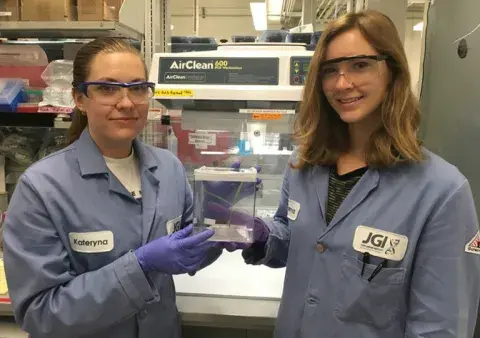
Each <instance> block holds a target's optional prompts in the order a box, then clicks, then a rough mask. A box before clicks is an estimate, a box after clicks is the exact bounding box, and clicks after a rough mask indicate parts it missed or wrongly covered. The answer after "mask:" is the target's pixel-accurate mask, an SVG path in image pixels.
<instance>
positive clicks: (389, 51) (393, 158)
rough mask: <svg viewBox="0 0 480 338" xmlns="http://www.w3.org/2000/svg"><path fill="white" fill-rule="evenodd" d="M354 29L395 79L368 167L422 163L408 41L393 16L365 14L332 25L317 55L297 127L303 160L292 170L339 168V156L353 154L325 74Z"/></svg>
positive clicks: (368, 148)
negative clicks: (331, 51)
mask: <svg viewBox="0 0 480 338" xmlns="http://www.w3.org/2000/svg"><path fill="white" fill-rule="evenodd" d="M352 29H358V30H359V31H360V32H361V33H362V35H363V36H364V37H365V39H366V40H367V41H368V42H369V43H370V45H371V46H372V47H373V48H374V49H375V50H376V51H377V52H378V53H379V54H382V55H387V56H388V60H387V61H386V62H387V66H388V68H389V70H390V72H391V78H392V81H391V83H390V85H389V87H388V89H387V93H386V95H385V98H384V100H383V102H382V103H381V105H380V107H379V109H381V118H382V123H381V124H380V126H379V127H378V129H377V130H375V131H374V132H373V133H372V135H371V137H370V139H369V141H368V143H367V146H366V148H365V156H366V162H367V164H368V165H369V166H371V167H377V168H381V167H390V166H393V165H395V164H396V163H399V162H406V161H410V162H418V161H420V160H421V159H422V152H421V147H420V144H421V143H420V141H419V140H418V139H417V133H418V128H419V125H420V111H419V103H418V100H417V98H416V96H415V95H414V93H413V91H412V87H411V83H410V82H411V79H410V72H409V69H408V61H407V57H406V55H405V50H404V49H403V45H402V41H401V40H400V37H399V35H398V32H397V29H396V28H395V25H394V24H393V22H392V21H391V20H390V19H389V18H388V17H387V16H385V15H384V14H382V13H380V12H377V11H364V12H359V13H352V14H347V15H346V16H343V17H341V18H339V19H338V20H335V21H332V22H331V23H330V24H329V25H328V27H327V29H326V30H325V31H324V32H323V34H322V36H321V38H320V41H319V43H318V45H317V47H316V49H315V53H314V55H313V58H312V61H311V63H310V69H309V72H308V75H307V79H306V82H305V87H304V92H303V100H302V102H301V104H300V111H299V113H298V116H297V118H296V120H295V123H294V131H293V137H294V140H295V141H296V143H297V146H298V154H297V155H298V156H297V159H296V161H295V163H291V164H290V165H291V166H292V167H293V168H295V169H303V168H305V167H306V166H313V165H334V164H336V163H337V161H338V158H339V156H340V155H341V154H344V153H346V152H348V150H349V148H350V137H349V132H348V124H347V123H345V122H344V121H342V120H341V119H340V117H339V116H338V114H337V113H336V112H335V111H334V109H333V108H332V106H331V105H330V104H329V102H328V101H327V98H326V96H325V93H324V92H323V89H322V79H321V77H320V75H319V74H320V69H321V67H322V64H323V63H324V62H325V58H326V51H327V47H328V46H329V44H330V42H331V41H332V40H333V39H335V38H336V37H337V36H339V35H340V34H342V33H344V32H346V31H349V30H352Z"/></svg>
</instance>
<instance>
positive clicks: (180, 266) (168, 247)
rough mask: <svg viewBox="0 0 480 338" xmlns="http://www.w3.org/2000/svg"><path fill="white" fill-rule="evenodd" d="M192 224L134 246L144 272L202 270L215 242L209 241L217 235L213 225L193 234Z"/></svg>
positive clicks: (181, 272) (168, 272)
mask: <svg viewBox="0 0 480 338" xmlns="http://www.w3.org/2000/svg"><path fill="white" fill-rule="evenodd" d="M192 232H193V225H192V224H190V225H189V226H187V227H185V228H183V229H181V230H180V231H177V232H174V233H173V234H171V235H169V236H163V237H160V238H157V239H155V240H153V241H151V242H149V243H147V244H145V245H144V246H142V247H140V248H139V249H137V250H135V256H136V257H137V259H138V262H139V264H140V267H141V268H142V270H143V271H144V272H150V271H158V272H163V273H166V274H170V275H179V274H184V273H193V272H196V271H197V270H199V268H200V265H201V264H202V262H203V260H204V259H205V257H206V254H207V251H208V250H209V249H210V248H212V247H213V246H214V245H215V242H211V241H208V239H209V238H210V237H212V236H213V235H214V233H215V232H214V231H213V230H211V229H208V230H205V231H203V232H201V233H198V234H195V235H193V236H190V235H191V234H192Z"/></svg>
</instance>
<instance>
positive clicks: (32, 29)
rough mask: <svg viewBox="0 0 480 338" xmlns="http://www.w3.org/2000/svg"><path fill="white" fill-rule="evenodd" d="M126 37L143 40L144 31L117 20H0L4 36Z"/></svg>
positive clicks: (1, 34) (0, 31)
mask: <svg viewBox="0 0 480 338" xmlns="http://www.w3.org/2000/svg"><path fill="white" fill-rule="evenodd" d="M100 36H115V37H125V38H131V39H135V40H139V41H141V40H142V38H143V33H142V32H138V31H137V30H135V29H133V28H130V27H128V26H127V25H124V24H122V23H120V22H115V21H10V22H1V21H0V37H2V38H97V37H100Z"/></svg>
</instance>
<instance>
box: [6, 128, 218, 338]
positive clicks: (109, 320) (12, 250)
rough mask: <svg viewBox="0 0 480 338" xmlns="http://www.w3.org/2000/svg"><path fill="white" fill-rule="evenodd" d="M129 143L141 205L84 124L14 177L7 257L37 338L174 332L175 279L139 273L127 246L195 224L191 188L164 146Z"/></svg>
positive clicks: (18, 312)
mask: <svg viewBox="0 0 480 338" xmlns="http://www.w3.org/2000/svg"><path fill="white" fill-rule="evenodd" d="M134 149H135V153H136V154H137V155H138V157H139V160H140V171H141V184H142V200H141V202H139V201H137V200H135V199H134V198H133V197H132V196H131V194H130V193H129V192H128V191H127V190H126V188H125V187H124V186H123V185H122V184H121V183H120V182H119V181H118V179H117V178H116V177H115V176H114V175H113V174H112V173H111V172H110V171H109V169H108V168H107V166H106V164H105V161H104V159H103V157H102V155H101V154H100V152H99V150H98V148H97V147H96V145H95V143H94V142H93V140H92V138H91V136H90V134H89V132H88V130H85V131H84V132H83V134H82V135H81V137H80V139H79V140H78V141H77V142H75V143H73V144H72V145H71V146H69V147H67V148H65V149H64V150H62V151H60V152H58V153H55V154H53V155H51V156H49V157H46V158H44V159H42V160H40V161H39V162H37V163H35V164H34V165H33V166H31V167H30V168H29V169H28V170H27V171H26V172H25V173H24V174H23V175H22V177H21V178H20V180H19V182H18V185H17V187H16V189H15V192H14V194H13V197H12V201H11V203H10V208H9V209H8V211H7V217H6V223H5V224H4V230H3V237H4V242H5V243H4V260H5V268H6V275H7V281H8V285H9V292H10V296H11V299H12V304H13V308H14V314H15V318H16V320H17V321H18V322H19V323H20V324H21V326H22V328H23V329H24V330H26V331H27V332H29V333H30V334H31V336H32V337H33V338H40V337H48V338H57V337H58V338H65V337H88V338H97V337H98V338H110V337H111V338H153V337H155V338H159V337H165V338H179V337H180V323H179V316H178V311H177V308H176V304H175V288H174V284H173V280H172V277H171V276H170V275H166V274H163V273H155V272H152V273H148V274H144V272H143V271H142V270H141V268H140V265H139V264H138V261H137V259H136V257H135V255H134V253H133V250H134V249H136V248H138V247H140V246H141V245H143V244H145V243H147V242H149V241H152V240H153V239H155V238H158V237H160V236H165V235H166V234H167V228H168V229H169V231H168V232H171V231H172V230H173V229H178V228H179V227H183V226H184V225H185V224H186V223H189V222H191V220H192V217H193V216H192V215H193V207H192V192H191V189H190V185H189V184H188V181H187V178H186V175H185V171H184V168H183V166H182V164H181V163H180V161H179V160H178V159H177V158H176V157H175V156H173V155H172V154H171V153H170V152H168V151H166V150H162V149H159V148H154V147H151V146H147V145H144V144H142V143H141V142H139V141H134ZM219 253H220V252H219V251H212V252H211V253H210V254H211V256H212V257H209V260H208V261H209V263H210V262H212V261H213V260H214V259H216V258H217V257H218V255H219Z"/></svg>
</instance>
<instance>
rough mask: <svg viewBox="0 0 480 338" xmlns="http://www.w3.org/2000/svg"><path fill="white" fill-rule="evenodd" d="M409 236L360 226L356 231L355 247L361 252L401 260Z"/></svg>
mask: <svg viewBox="0 0 480 338" xmlns="http://www.w3.org/2000/svg"><path fill="white" fill-rule="evenodd" d="M407 245H408V238H407V237H406V236H403V235H398V234H395V233H392V232H387V231H383V230H378V229H375V228H371V227H366V226H363V225H361V226H359V227H358V228H357V229H356V231H355V237H354V240H353V247H354V249H355V250H357V251H358V252H361V253H365V252H368V253H369V254H370V255H372V256H376V257H381V258H385V259H389V260H393V261H401V260H402V259H403V257H404V256H405V253H406V251H407Z"/></svg>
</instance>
